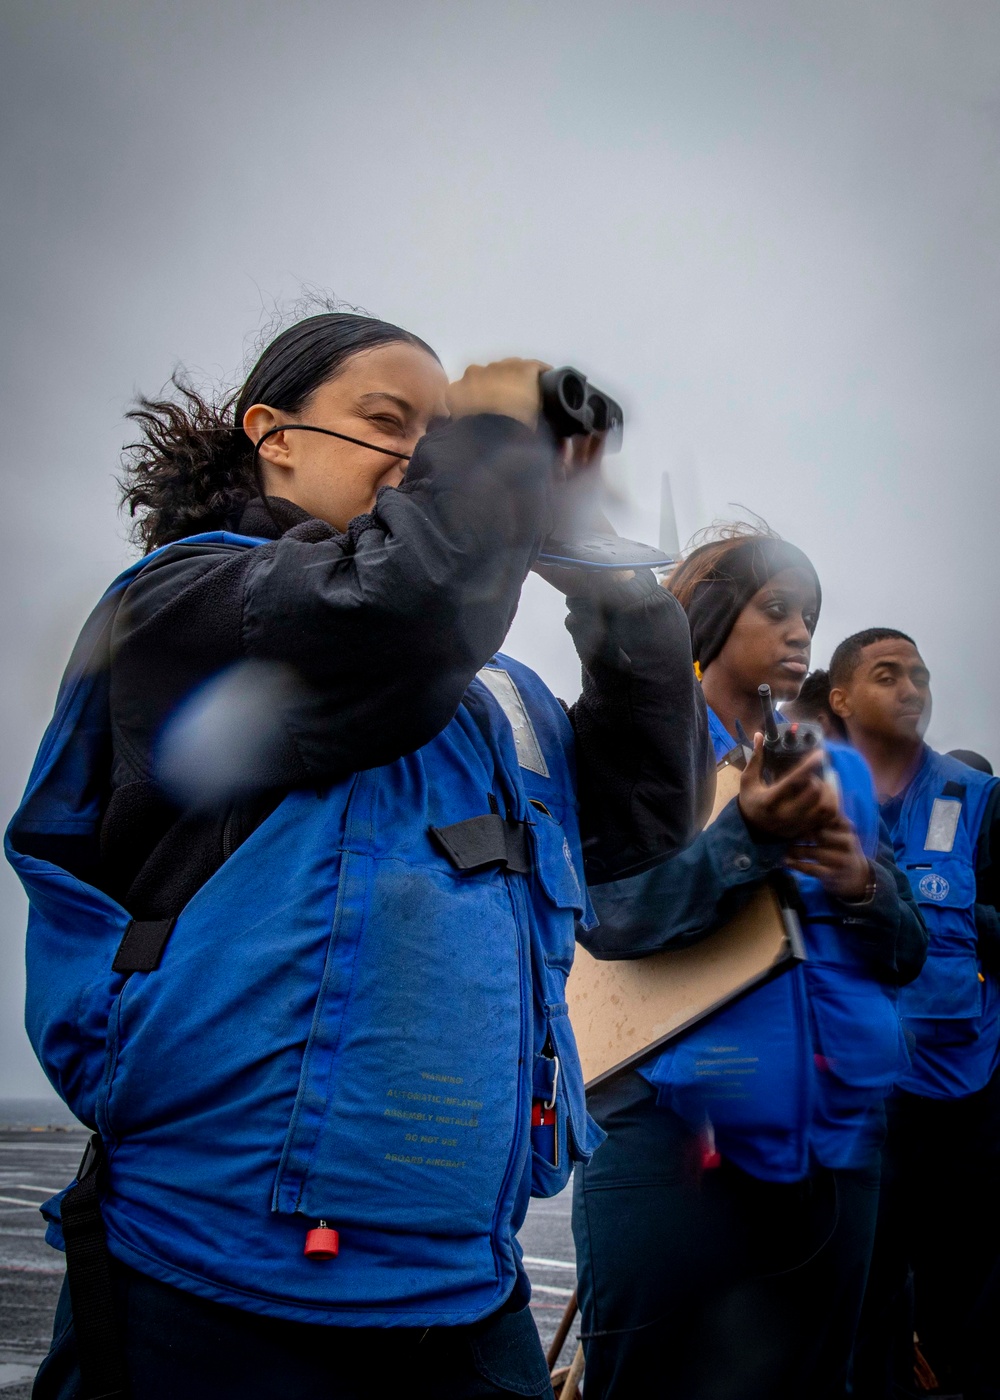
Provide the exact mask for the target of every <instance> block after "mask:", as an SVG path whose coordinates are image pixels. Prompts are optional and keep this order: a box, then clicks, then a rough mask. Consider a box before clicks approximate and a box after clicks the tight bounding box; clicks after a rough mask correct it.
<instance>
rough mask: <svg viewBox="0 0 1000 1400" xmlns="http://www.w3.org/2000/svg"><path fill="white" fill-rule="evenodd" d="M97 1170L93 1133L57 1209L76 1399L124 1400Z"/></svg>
mask: <svg viewBox="0 0 1000 1400" xmlns="http://www.w3.org/2000/svg"><path fill="white" fill-rule="evenodd" d="M103 1169H104V1149H103V1147H102V1146H101V1140H100V1138H99V1137H98V1136H97V1134H96V1133H95V1134H94V1136H93V1137H92V1138H91V1139H90V1142H89V1143H88V1144H87V1150H86V1152H85V1153H84V1155H83V1161H82V1162H81V1163H80V1170H79V1172H78V1174H77V1184H76V1185H75V1186H74V1187H72V1188H71V1189H70V1190H69V1191H67V1193H66V1195H65V1196H63V1198H62V1205H61V1207H60V1216H61V1218H62V1231H63V1238H64V1239H65V1242H66V1278H67V1282H68V1284H69V1296H70V1301H71V1302H72V1305H73V1331H74V1334H75V1340H76V1354H77V1360H78V1362H79V1365H80V1395H81V1396H82V1400H126V1397H127V1395H128V1382H127V1379H126V1364H125V1353H124V1351H123V1349H122V1340H121V1332H120V1329H119V1324H118V1317H117V1309H116V1304H115V1294H114V1287H113V1284H112V1278H111V1256H110V1255H109V1253H108V1242H107V1238H106V1236H105V1233H104V1220H103V1218H102V1216H101V1186H102V1179H101V1178H102V1176H103Z"/></svg>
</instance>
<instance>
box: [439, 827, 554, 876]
mask: <svg viewBox="0 0 1000 1400" xmlns="http://www.w3.org/2000/svg"><path fill="white" fill-rule="evenodd" d="M430 831H431V836H432V837H433V838H434V840H435V841H436V842H437V844H438V845H439V846H440V847H441V849H442V851H444V853H445V855H446V856H447V857H448V859H449V860H450V861H451V863H452V865H453V866H454V867H455V869H456V870H461V871H463V872H465V873H466V874H469V875H474V874H475V873H476V872H477V871H479V870H489V869H490V867H491V866H501V867H503V868H504V869H506V870H509V871H511V872H513V873H514V874H516V875H527V874H528V872H529V871H530V869H531V855H530V852H529V847H528V828H527V826H526V825H525V823H524V822H505V821H504V819H503V817H501V816H498V815H497V813H495V812H490V813H488V814H487V815H486V816H484V817H469V818H468V820H467V821H464V822H455V824H454V825H453V826H432V827H431V829H430Z"/></svg>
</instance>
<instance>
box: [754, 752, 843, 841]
mask: <svg viewBox="0 0 1000 1400" xmlns="http://www.w3.org/2000/svg"><path fill="white" fill-rule="evenodd" d="M763 751H764V736H763V734H755V735H754V740H753V757H752V758H751V760H750V762H749V763H748V764H747V766H746V768H745V769H744V770H743V776H742V777H741V778H740V794H739V797H738V798H737V801H738V803H739V808H740V812H741V814H742V816H743V820H744V821H745V822H746V824H747V826H748V827H750V829H751V831H752V832H753V831H757V832H760V833H761V835H763V836H766V837H769V838H770V839H771V840H773V841H797V840H799V839H800V838H802V837H808V838H810V839H811V838H812V836H813V834H814V833H815V832H818V831H819V830H820V829H821V828H822V827H826V826H829V825H830V823H831V822H833V821H835V820H836V818H837V816H838V811H839V809H838V806H837V795H836V793H835V792H834V791H833V789H832V788H831V786H830V784H829V783H828V782H826V781H824V778H823V755H822V754H821V753H819V752H817V753H813V754H810V755H809V756H808V757H807V758H804V759H803V760H802V762H801V763H798V764H796V766H795V767H794V768H793V769H792V770H791V772H789V773H786V774H785V776H784V777H783V778H781V779H780V780H779V781H778V782H776V783H765V782H764V772H763V769H764V752H763Z"/></svg>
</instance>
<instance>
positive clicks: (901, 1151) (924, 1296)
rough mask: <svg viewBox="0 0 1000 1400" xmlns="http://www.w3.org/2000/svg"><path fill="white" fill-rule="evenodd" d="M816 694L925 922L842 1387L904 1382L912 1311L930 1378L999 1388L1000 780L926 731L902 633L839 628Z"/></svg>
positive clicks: (908, 1375)
mask: <svg viewBox="0 0 1000 1400" xmlns="http://www.w3.org/2000/svg"><path fill="white" fill-rule="evenodd" d="M829 703H830V707H831V710H832V712H833V713H834V714H835V715H836V716H837V717H838V718H839V720H840V721H841V722H842V723H843V725H844V727H845V729H846V732H847V735H848V737H849V738H850V741H851V743H852V744H853V745H854V746H855V747H856V748H857V749H858V750H859V751H860V752H861V753H862V754H863V755H864V757H865V758H866V759H867V761H868V763H869V766H870V767H871V770H872V773H873V775H874V778H875V786H876V790H877V792H878V795H879V802H880V805H881V809H882V816H883V819H884V821H885V823H886V826H887V827H888V829H889V832H890V834H891V836H892V840H893V845H894V848H895V854H896V861H897V863H898V865H899V867H900V869H901V870H902V871H904V872H905V874H906V875H907V877H908V878H909V880H910V884H911V886H912V888H913V894H914V897H915V898H916V900H917V901H918V903H919V904H920V907H921V912H922V913H923V915H924V918H925V920H926V922H927V925H928V929H929V931H930V935H931V941H930V947H929V951H928V957H927V962H926V964H925V966H924V970H923V971H922V972H921V974H920V976H919V977H917V979H916V980H915V981H914V982H911V983H910V984H909V985H908V986H906V987H903V988H901V989H900V994H899V1011H900V1015H901V1017H902V1019H903V1024H904V1027H905V1028H906V1031H907V1035H908V1039H909V1042H910V1054H911V1060H912V1064H911V1067H910V1070H909V1072H908V1074H907V1075H905V1076H904V1078H903V1079H902V1080H901V1081H900V1082H899V1084H898V1086H897V1088H896V1089H895V1091H894V1092H893V1094H892V1095H891V1096H890V1098H889V1100H888V1102H887V1111H888V1137H887V1141H886V1147H885V1152H884V1159H883V1177H882V1194H881V1200H880V1205H879V1224H878V1230H877V1234H876V1243H875V1251H874V1255H873V1259H872V1266H871V1271H870V1274H869V1282H868V1290H867V1295H866V1299H865V1306H864V1312H863V1315H862V1324H861V1330H860V1333H859V1340H858V1346H857V1350H856V1355H855V1378H854V1387H855V1394H856V1395H858V1396H863V1397H866V1400H876V1397H877V1400H883V1397H889V1396H895V1395H899V1394H911V1393H913V1360H914V1354H913V1345H912V1337H913V1329H914V1323H915V1326H916V1331H917V1333H918V1335H919V1338H920V1345H921V1349H922V1351H923V1353H924V1355H925V1357H926V1359H927V1361H928V1362H929V1363H930V1366H931V1367H932V1369H933V1370H934V1372H935V1374H936V1376H937V1379H938V1381H939V1383H940V1385H941V1386H942V1388H943V1389H944V1390H946V1391H948V1392H950V1391H952V1390H955V1391H961V1392H962V1393H963V1394H964V1396H965V1400H987V1397H995V1396H996V1395H997V1394H1000V1352H998V1350H997V1347H996V1336H995V1332H996V1329H995V1326H994V1325H992V1324H994V1323H995V1316H994V1313H995V1308H996V1300H997V1293H998V1278H1000V1263H998V1261H1000V1073H998V1071H997V1064H998V1060H1000V981H998V980H997V972H998V970H1000V956H998V954H1000V917H998V914H997V905H998V898H1000V865H998V862H1000V780H998V779H996V778H994V777H992V776H991V775H989V774H987V773H983V772H981V771H979V770H977V769H975V768H971V767H969V766H968V765H966V764H964V763H962V762H960V761H959V760H957V759H956V758H954V757H953V756H951V755H949V754H939V753H936V752H935V751H934V750H933V749H931V748H930V747H929V746H928V745H927V744H926V743H925V742H924V738H923V735H924V732H925V731H926V728H927V725H928V722H929V720H930V715H931V691H930V673H929V671H928V669H927V666H926V665H925V663H924V661H923V659H922V657H921V655H920V652H919V651H918V650H917V647H916V644H915V643H914V642H913V640H912V639H911V638H910V637H908V636H906V634H905V633H903V632H898V631H896V630H895V629H893V628H889V627H878V628H870V629H869V630H867V631H865V632H858V633H856V634H855V635H854V636H852V637H848V638H847V640H846V641H844V642H841V644H840V646H838V647H837V649H836V651H835V652H834V654H833V658H832V660H831V662H830V695H829ZM910 1270H912V1277H913V1306H914V1310H915V1311H914V1313H913V1315H912V1316H911V1315H910V1313H909V1303H908V1299H909V1289H908V1275H909V1272H910Z"/></svg>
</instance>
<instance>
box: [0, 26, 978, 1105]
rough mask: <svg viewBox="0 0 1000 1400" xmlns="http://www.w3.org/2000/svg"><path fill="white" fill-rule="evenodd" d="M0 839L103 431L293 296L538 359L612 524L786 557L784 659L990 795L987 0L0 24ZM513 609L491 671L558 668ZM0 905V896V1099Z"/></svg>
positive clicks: (84, 554)
mask: <svg viewBox="0 0 1000 1400" xmlns="http://www.w3.org/2000/svg"><path fill="white" fill-rule="evenodd" d="M3 26H4V30H5V34H4V42H3V48H2V53H3V59H2V63H3V95H2V99H0V100H2V104H3V120H2V128H0V142H2V156H0V159H2V188H3V196H4V197H3V206H2V212H0V219H2V222H3V237H2V249H0V255H2V259H3V272H4V296H5V305H6V315H5V335H4V337H3V341H2V344H0V356H2V372H0V393H2V395H3V410H2V416H0V423H2V429H0V443H2V454H3V467H4V478H3V490H4V512H3V534H4V548H3V554H2V567H3V596H4V599H5V607H4V609H3V619H2V627H3V635H2V647H3V659H4V663H5V664H4V666H3V668H2V675H0V686H2V691H0V694H2V701H3V707H4V710H3V724H4V743H3V754H2V762H0V791H2V798H3V803H2V805H3V810H4V813H5V814H6V813H9V812H10V811H11V810H12V809H13V807H14V806H15V805H16V801H17V798H18V795H19V793H20V790H21V787H22V785H23V782H24V779H25V777H26V775H27V771H28V767H29V765H30V761H31V757H32V754H33V752H34V749H35V746H36V744H37V741H38V738H39V736H40V734H41V732H42V729H43V728H44V725H45V723H46V721H47V718H48V715H49V713H50V710H51V705H52V699H53V696H54V691H55V685H56V682H57V678H58V674H59V671H60V670H61V667H62V665H63V663H64V661H65V658H66V655H67V653H68V650H69V646H70V644H71V642H72V639H73V636H74V635H75V632H76V630H77V628H78V627H79V625H80V623H81V622H82V620H83V618H84V617H85V615H86V613H87V611H88V610H89V608H90V607H91V605H92V604H93V602H94V601H95V599H96V597H97V596H98V594H99V593H100V592H101V590H102V588H103V587H104V585H105V584H106V583H107V582H108V581H109V580H110V578H111V577H112V576H113V575H114V574H115V572H116V571H117V570H118V569H119V567H120V566H121V565H122V564H124V563H125V562H126V561H127V560H128V559H129V558H130V557H131V552H130V549H129V547H128V545H127V542H126V532H125V529H124V527H123V525H122V524H121V522H120V521H119V520H118V518H117V516H116V512H115V490H114V485H113V480H112V476H113V473H114V471H115V469H116V465H117V459H118V453H119V450H120V447H121V445H122V442H123V441H124V428H123V424H122V413H123V410H124V408H125V407H126V405H127V402H128V400H129V398H130V396H131V394H132V393H133V391H134V390H135V389H137V388H142V389H145V390H147V391H148V390H153V389H157V388H159V386H160V385H161V384H162V383H163V381H164V380H165V379H166V377H167V376H168V374H169V373H170V371H171V369H172V368H173V366H174V365H175V363H176V362H178V361H183V362H184V363H186V364H187V365H188V366H189V367H190V368H192V369H193V370H195V371H198V372H201V373H204V374H205V375H206V376H208V377H210V378H215V379H228V378H230V377H231V376H234V375H235V374H236V373H237V372H238V370H239V368H240V366H241V364H242V362H243V359H244V356H245V354H246V353H247V351H248V350H249V349H250V348H251V347H252V344H253V341H254V338H255V336H256V335H257V333H258V331H259V329H260V327H261V325H262V324H263V322H264V321H265V320H266V318H267V314H268V312H269V311H270V310H271V309H273V305H274V303H275V301H277V302H278V303H287V302H288V301H289V300H292V299H294V298H295V296H296V295H297V294H298V293H299V292H300V291H301V289H302V286H303V284H313V285H316V286H319V287H322V288H324V289H327V290H329V291H331V292H333V293H335V294H336V295H338V296H339V297H342V298H344V299H345V300H346V301H348V302H351V303H354V304H359V305H361V306H363V307H364V308H365V309H367V310H369V311H371V312H373V313H375V314H378V315H382V316H385V317H387V318H388V319H391V320H394V321H398V322H400V323H401V324H403V325H405V326H407V327H409V328H411V329H412V330H414V331H416V332H418V333H419V334H420V335H422V336H423V337H424V338H425V339H427V340H429V341H430V342H431V344H433V345H434V346H435V347H436V348H437V349H438V351H439V352H440V354H441V356H442V359H443V360H444V361H445V363H446V365H447V367H448V368H449V369H450V370H453V371H454V372H456V373H458V372H460V371H461V369H462V368H463V366H464V364H465V363H467V362H468V361H469V360H482V359H483V358H484V357H488V356H493V355H496V354H525V355H537V356H539V357H541V358H545V359H549V360H552V361H554V362H555V363H557V364H561V363H566V362H572V363H576V364H578V365H579V366H580V367H581V368H583V369H585V370H586V371H588V372H589V373H590V374H591V375H592V376H593V378H594V380H595V381H596V382H597V383H599V384H601V385H603V386H606V387H607V388H609V389H611V390H612V391H617V393H618V395H619V397H620V398H621V399H622V401H623V402H624V404H625V406H626V409H627V412H628V426H627V432H626V451H625V452H624V453H623V456H622V459H621V461H620V464H618V465H616V468H615V471H616V480H617V481H618V483H619V484H620V485H621V486H622V488H623V489H624V490H625V492H626V493H627V496H628V499H629V502H630V504H629V505H628V507H627V508H623V509H622V510H621V512H620V514H619V524H620V525H621V526H624V527H627V528H628V529H629V530H630V531H633V532H635V533H637V534H638V535H639V536H640V537H645V538H647V539H650V540H652V541H654V542H655V539H656V514H657V501H658V490H659V487H658V482H659V473H660V472H661V470H663V469H667V470H669V471H670V472H671V474H672V477H673V480H674V490H675V498H676V504H677V512H678V516H679V523H680V529H681V534H682V538H683V537H684V536H685V535H688V534H690V533H691V532H692V531H694V530H695V529H696V528H698V527H699V526H701V525H704V524H706V523H708V522H709V521H710V520H712V519H713V517H722V516H727V515H732V510H731V508H730V506H729V504H728V503H730V502H741V503H743V504H744V505H746V506H748V507H750V508H751V509H753V510H755V511H757V512H759V513H760V514H761V515H763V516H764V517H766V519H767V520H768V521H769V522H770V523H771V524H772V525H773V526H774V527H775V528H777V529H778V530H780V531H781V532H782V533H783V534H785V535H787V536H788V537H789V538H791V539H793V540H794V541H795V542H796V543H798V544H800V545H801V546H803V547H804V548H805V549H806V550H807V551H808V552H809V553H810V554H811V555H812V557H813V559H814V560H815V563H816V565H817V568H818V569H819V573H820V576H821V579H822V581H823V588H824V613H823V618H822V620H821V623H820V628H819V632H818V634H817V639H816V650H815V657H816V659H817V660H818V661H825V660H826V659H828V656H829V652H830V650H831V649H832V647H833V646H834V645H835V644H836V642H837V641H838V640H839V639H840V638H841V637H842V636H844V635H845V634H846V633H847V632H849V631H854V630H856V629H857V628H860V627H863V626H869V625H872V624H876V623H883V624H890V625H893V626H898V627H901V628H903V629H904V630H907V631H912V632H913V633H914V634H915V636H916V637H917V639H918V642H919V644H920V645H921V647H922V648H923V650H924V653H925V655H926V657H927V659H928V661H929V663H930V666H931V668H932V672H933V675H934V691H935V701H936V713H935V718H934V721H933V725H932V728H931V731H930V735H929V737H930V739H931V741H932V742H933V743H935V744H936V745H937V746H938V747H941V748H948V747H953V746H956V745H962V746H963V747H972V748H978V749H980V750H982V751H984V752H985V753H987V754H988V755H989V756H990V757H991V758H992V759H993V760H994V762H996V761H998V760H1000V720H998V716H997V695H998V692H1000V660H998V654H997V649H996V646H995V644H994V632H995V621H996V613H997V608H996V602H995V587H996V577H997V575H996V567H995V563H994V536H995V533H996V522H997V518H998V511H997V505H998V500H997V496H998V485H997V471H996V463H997V456H998V439H1000V416H998V414H997V408H996V405H997V399H998V394H997V387H996V386H997V380H998V369H1000V337H998V327H997V312H998V306H1000V240H998V233H1000V221H998V214H1000V167H998V154H1000V7H998V6H997V5H996V3H995V0H982V2H981V3H969V0H863V3H858V0H821V3H817V2H816V0H685V2H684V3H680V2H677V3H672V2H671V0H660V3H633V2H630V0H616V3H615V4H613V5H611V4H608V3H601V4H599V3H594V2H593V0H575V3H566V0H548V2H547V3H540V0H539V3H525V2H524V0H505V2H504V3H502V4H493V3H485V0H456V2H455V3H448V2H447V0H441V2H440V3H439V2H438V0H404V2H403V3H394V2H393V0H368V3H366V4H351V5H348V4H344V3H342V2H338V0H281V3H280V4H274V3H273V0H270V3H266V4H265V3H262V0H239V3H236V2H235V0H211V3H210V4H204V3H194V0H171V3H169V4H167V3H160V0H152V2H151V0H145V3H144V2H143V0H138V3H137V2H136V0H112V2H111V3H109V0H84V2H83V3H80V0H7V3H6V4H5V6H4V12H3ZM561 619H562V610H561V607H560V603H559V600H558V598H557V597H556V595H554V594H553V593H551V592H550V591H549V590H548V589H547V588H546V586H545V585H544V584H543V583H541V581H540V580H537V579H531V580H529V584H528V586H527V588H526V590H525V594H524V598H523V600H522V606H521V611H520V613H519V614H518V617H517V620H516V622H515V625H514V628H513V632H512V634H511V638H510V640H509V642H508V650H510V651H512V652H514V653H515V654H516V655H518V656H519V657H521V658H522V659H523V660H525V661H527V662H528V663H529V664H532V665H534V666H535V667H536V668H537V669H538V670H539V671H540V672H541V673H542V675H543V676H544V677H545V678H546V680H548V681H549V682H550V684H552V685H553V687H554V688H555V689H556V690H557V691H558V692H559V693H560V694H562V695H564V696H566V697H567V698H571V697H572V695H574V694H575V690H576V686H577V680H576V667H575V664H574V657H573V651H572V647H571V644H570V642H569V639H568V637H567V636H566V635H565V633H564V632H563V629H562V620H561ZM23 924H24V904H23V900H22V898H21V895H20V890H19V886H18V885H17V883H16V881H15V880H14V879H13V877H12V876H11V874H10V872H9V871H7V870H6V868H5V869H4V872H3V874H2V876H0V958H2V963H0V1094H3V1093H34V1092H39V1091H41V1090H42V1088H43V1086H44V1080H43V1078H42V1075H41V1071H40V1070H38V1069H37V1067H35V1065H34V1061H33V1058H32V1056H31V1052H30V1049H29V1048H28V1046H27V1042H26V1040H25V1038H24V1035H23V1032H22V1031H21V1029H20V1025H21V997H22V985H21V972H20V966H21V960H22V946H23Z"/></svg>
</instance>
